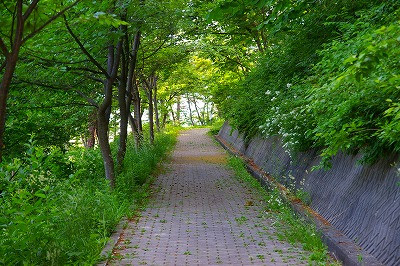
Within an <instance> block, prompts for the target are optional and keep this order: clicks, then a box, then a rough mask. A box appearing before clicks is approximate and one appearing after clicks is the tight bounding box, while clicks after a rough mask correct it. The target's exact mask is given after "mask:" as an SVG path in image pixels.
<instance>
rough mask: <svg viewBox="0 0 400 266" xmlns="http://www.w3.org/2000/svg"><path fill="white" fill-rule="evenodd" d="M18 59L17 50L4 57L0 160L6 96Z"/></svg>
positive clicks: (1, 92) (0, 102)
mask: <svg viewBox="0 0 400 266" xmlns="http://www.w3.org/2000/svg"><path fill="white" fill-rule="evenodd" d="M17 61H18V52H16V53H14V52H13V53H12V54H10V55H9V56H8V57H7V59H6V69H5V72H4V75H3V78H2V80H1V84H0V162H1V161H2V158H3V149H4V142H3V141H4V131H5V128H6V113H7V98H8V92H9V89H10V84H11V80H12V78H13V74H14V71H15V68H16V66H17Z"/></svg>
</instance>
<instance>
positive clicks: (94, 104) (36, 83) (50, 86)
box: [17, 79, 99, 107]
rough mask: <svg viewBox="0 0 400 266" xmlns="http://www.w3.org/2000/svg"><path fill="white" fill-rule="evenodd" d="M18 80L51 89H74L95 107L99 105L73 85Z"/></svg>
mask: <svg viewBox="0 0 400 266" xmlns="http://www.w3.org/2000/svg"><path fill="white" fill-rule="evenodd" d="M17 82H22V83H26V84H30V85H35V86H39V87H44V88H49V89H54V90H62V91H68V90H72V91H75V92H76V93H77V94H79V96H81V97H82V98H84V99H85V100H86V101H87V102H88V103H90V104H91V105H93V106H95V107H99V105H98V104H97V102H96V101H95V100H93V99H92V98H90V97H89V96H87V95H86V94H84V93H83V92H81V91H80V90H77V89H74V88H72V87H68V86H66V87H59V86H56V85H52V84H44V83H41V82H37V81H28V80H22V79H18V80H17Z"/></svg>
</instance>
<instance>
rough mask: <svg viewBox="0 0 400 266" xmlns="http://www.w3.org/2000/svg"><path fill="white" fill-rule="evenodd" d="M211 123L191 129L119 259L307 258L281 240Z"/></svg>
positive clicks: (270, 261) (262, 261) (284, 261)
mask: <svg viewBox="0 0 400 266" xmlns="http://www.w3.org/2000/svg"><path fill="white" fill-rule="evenodd" d="M206 133H207V130H206V129H194V130H189V131H184V132H183V133H182V134H181V135H180V136H179V139H178V144H177V147H176V150H175V152H174V153H173V156H172V160H171V162H170V164H169V165H168V167H167V168H168V169H167V171H166V173H164V174H161V175H160V176H159V177H158V178H157V180H156V182H155V187H154V191H155V193H154V196H153V197H152V198H151V200H150V203H149V206H148V208H147V209H146V210H145V211H144V212H143V213H142V216H141V217H140V219H139V221H138V222H137V223H136V222H130V223H129V224H128V225H127V226H126V228H125V229H124V233H123V235H124V236H123V240H122V241H120V242H119V243H118V244H117V246H116V247H115V250H116V251H117V252H118V254H119V256H118V257H119V259H115V260H113V261H112V262H111V263H110V264H113V265H307V260H306V257H307V253H306V252H305V251H303V250H301V249H300V248H298V247H294V246H292V245H290V244H288V243H285V242H282V241H279V240H277V237H276V232H275V231H274V229H273V226H272V223H274V222H276V221H273V220H271V218H268V217H269V216H268V215H266V213H265V211H264V210H265V208H264V206H263V204H264V203H263V202H262V200H261V199H260V198H259V197H258V195H257V193H256V192H255V191H253V190H252V189H251V188H249V187H248V186H247V185H246V184H244V183H241V182H240V181H238V180H237V179H235V177H234V174H233V172H232V171H231V170H229V169H228V168H227V166H226V163H225V162H226V154H225V152H224V151H223V150H222V149H221V148H220V147H218V146H217V144H215V143H214V142H213V141H212V139H211V138H210V137H209V136H207V134H206Z"/></svg>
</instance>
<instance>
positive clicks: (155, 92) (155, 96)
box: [153, 77, 160, 132]
mask: <svg viewBox="0 0 400 266" xmlns="http://www.w3.org/2000/svg"><path fill="white" fill-rule="evenodd" d="M153 94H154V95H153V104H154V114H155V116H156V128H157V132H160V117H159V114H158V102H157V77H155V78H154V93H153Z"/></svg>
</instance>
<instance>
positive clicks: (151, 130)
mask: <svg viewBox="0 0 400 266" xmlns="http://www.w3.org/2000/svg"><path fill="white" fill-rule="evenodd" d="M153 79H154V77H150V82H149V84H148V83H146V85H145V86H147V90H146V92H147V99H148V101H149V133H150V144H154V108H153V88H152V86H153V84H154V83H153V82H154V81H153Z"/></svg>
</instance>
